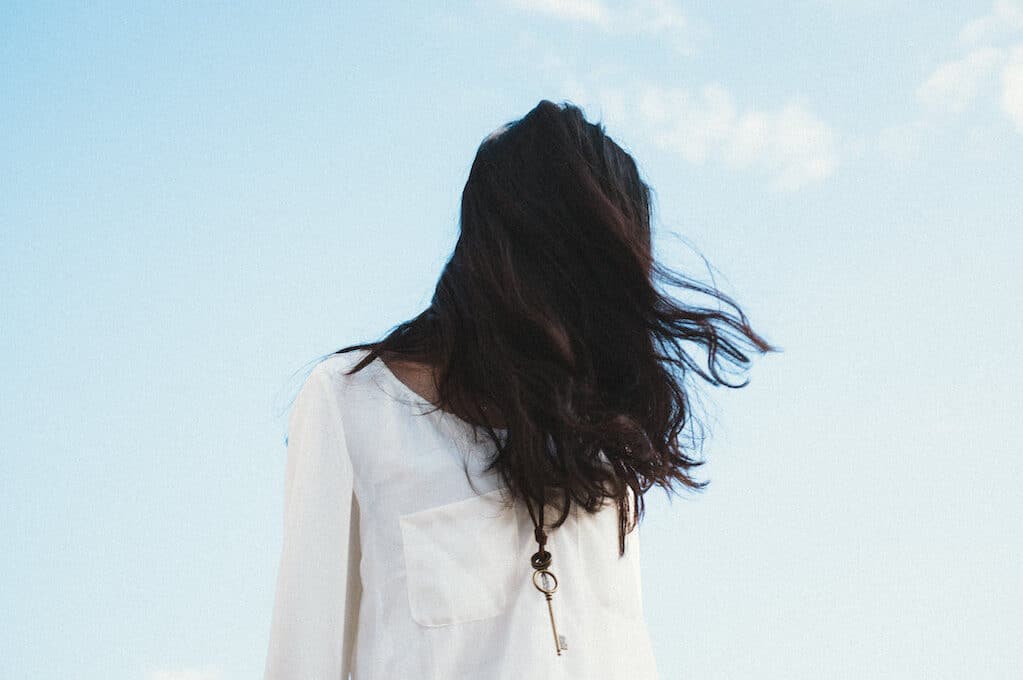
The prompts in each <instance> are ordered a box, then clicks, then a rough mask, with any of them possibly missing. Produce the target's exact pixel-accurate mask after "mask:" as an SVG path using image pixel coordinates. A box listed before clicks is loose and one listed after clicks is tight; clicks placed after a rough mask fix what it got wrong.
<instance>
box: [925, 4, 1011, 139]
mask: <svg viewBox="0 0 1023 680" xmlns="http://www.w3.org/2000/svg"><path fill="white" fill-rule="evenodd" d="M959 41H960V43H962V44H963V45H966V46H968V51H966V53H965V54H961V55H959V56H955V57H952V58H951V59H948V60H946V61H945V62H943V63H941V64H938V65H937V66H936V67H935V68H934V69H933V70H932V71H931V72H930V74H929V75H928V76H927V77H926V78H925V79H924V81H923V82H922V83H921V84H920V85H919V87H917V90H916V96H917V99H918V100H919V101H920V102H921V104H922V105H923V107H924V114H925V115H927V116H931V117H938V118H939V119H940V117H942V116H956V115H959V114H963V113H964V112H967V111H970V110H972V109H973V108H974V107H976V106H987V107H988V108H989V109H993V110H995V111H1000V112H1001V114H1004V115H1005V116H1006V117H1008V119H1009V120H1010V121H1012V122H1013V123H1014V124H1015V125H1016V127H1017V129H1019V130H1020V131H1023V125H1020V122H1021V114H1020V109H1021V108H1023V104H1021V103H1020V98H1021V95H1020V88H1021V86H1020V68H1021V67H1020V61H1021V58H1020V54H1021V53H1023V2H1020V1H1019V0H1015V1H1010V0H997V1H996V2H995V3H994V5H992V7H991V10H990V11H989V12H988V13H987V14H985V15H983V16H980V17H978V18H976V19H973V20H972V21H969V22H967V23H966V25H965V26H963V28H962V30H961V31H960V32H959ZM919 127H922V125H921V126H919Z"/></svg>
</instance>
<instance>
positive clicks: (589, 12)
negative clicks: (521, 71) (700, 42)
mask: <svg viewBox="0 0 1023 680" xmlns="http://www.w3.org/2000/svg"><path fill="white" fill-rule="evenodd" d="M508 2H509V4H510V5H512V6H513V7H517V8H519V9H524V10H528V11H531V12H535V13H537V14H544V15H547V16H552V17H555V18H558V19H562V20H565V21H575V22H579V23H584V24H590V25H593V26H597V27H599V28H601V29H603V30H604V31H605V32H608V33H621V34H626V35H636V34H642V35H653V36H657V37H658V38H659V39H661V40H664V41H665V42H667V44H668V45H669V46H670V47H672V48H674V49H675V50H677V51H679V52H681V53H683V54H692V52H693V45H692V37H693V31H692V30H691V26H690V22H689V18H688V17H687V16H686V14H685V12H683V11H682V9H681V8H680V7H679V6H678V5H677V4H676V3H675V2H673V1H672V0H634V1H633V2H630V3H627V4H626V6H624V7H622V8H620V9H619V8H615V9H611V8H609V7H608V6H607V5H605V4H604V3H603V2H600V1H599V0H508Z"/></svg>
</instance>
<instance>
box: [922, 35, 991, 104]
mask: <svg viewBox="0 0 1023 680" xmlns="http://www.w3.org/2000/svg"><path fill="white" fill-rule="evenodd" d="M1003 60H1004V50H1000V49H998V48H995V47H991V46H984V47H978V48H976V49H974V50H973V51H972V52H970V53H969V54H967V55H966V56H964V57H961V58H959V59H952V60H950V61H946V62H945V63H943V64H941V65H940V66H938V67H937V68H936V69H934V70H933V71H932V72H931V75H930V76H928V78H927V80H925V81H924V82H923V83H922V84H921V85H920V87H918V88H917V91H916V95H917V98H918V99H919V100H920V101H921V102H922V103H923V104H924V105H925V106H927V107H929V108H931V109H934V110H939V111H948V112H952V113H961V112H962V111H963V110H965V109H966V107H967V106H968V105H969V104H970V103H972V102H973V101H974V100H975V99H976V98H977V96H978V95H979V94H980V93H981V91H986V90H987V89H988V88H989V86H990V85H991V83H992V82H993V80H994V79H995V76H996V74H997V71H998V67H999V66H1000V65H1001V64H1002V62H1003Z"/></svg>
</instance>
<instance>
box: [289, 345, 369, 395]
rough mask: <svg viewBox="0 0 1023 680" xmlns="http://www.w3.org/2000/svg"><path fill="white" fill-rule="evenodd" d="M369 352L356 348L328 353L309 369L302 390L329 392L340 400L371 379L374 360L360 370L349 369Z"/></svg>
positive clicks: (323, 393)
mask: <svg viewBox="0 0 1023 680" xmlns="http://www.w3.org/2000/svg"><path fill="white" fill-rule="evenodd" d="M367 354H369V350H363V349H357V350H351V351H349V352H341V353H334V354H329V355H327V356H326V357H323V358H322V359H320V360H319V361H318V362H317V363H316V364H315V365H314V366H313V367H312V369H311V370H310V371H309V373H308V374H307V376H306V378H305V382H304V384H303V385H302V388H301V391H302V392H309V393H316V394H320V395H326V394H329V395H330V396H331V397H333V398H334V399H336V400H337V402H338V403H340V402H342V401H343V399H344V397H346V396H347V395H348V394H349V393H350V392H352V391H354V390H357V389H358V388H359V386H360V385H361V384H362V383H365V382H367V381H368V380H371V379H372V374H373V373H374V370H375V366H374V365H373V364H374V362H370V364H368V365H366V366H365V367H363V368H362V369H361V370H359V371H357V372H355V373H351V370H352V369H353V368H355V366H356V365H357V364H358V363H359V362H361V361H362V359H363V358H364V357H365V356H366V355H367Z"/></svg>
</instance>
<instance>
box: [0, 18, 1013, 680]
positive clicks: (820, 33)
mask: <svg viewBox="0 0 1023 680" xmlns="http://www.w3.org/2000/svg"><path fill="white" fill-rule="evenodd" d="M0 91H2V97H0V149H2V157H3V163H2V164H0V289H2V290H3V295H2V296H0V322H2V326H0V342H2V345H0V348H2V350H3V351H2V355H0V356H2V357H3V358H2V361H3V362H4V363H3V373H4V376H5V380H3V381H2V382H0V404H2V419H0V441H2V442H3V444H2V451H3V453H2V456H0V511H2V517H3V521H2V522H0V542H2V544H3V546H4V549H3V550H2V551H0V573H2V574H3V588H2V589H0V611H3V612H4V621H5V624H4V627H3V628H4V630H3V633H0V677H2V678H34V679H41V680H42V679H50V678H60V679H65V678H87V679H91V678H96V679H105V680H120V679H125V680H128V679H140V680H242V679H248V678H255V677H259V675H260V673H261V671H262V664H263V659H264V654H265V645H266V638H267V633H268V627H269V618H270V611H271V606H272V598H273V587H274V578H275V576H276V568H277V558H278V550H279V542H280V509H281V490H282V483H283V465H284V455H285V450H284V443H283V438H284V428H285V424H286V413H287V408H288V405H289V403H290V400H291V398H292V397H293V396H294V393H295V390H297V387H298V384H299V383H300V381H301V379H302V376H303V375H304V371H305V370H306V369H307V368H308V366H309V362H311V361H312V360H314V359H315V358H316V357H318V356H319V355H321V354H324V353H327V352H330V351H333V350H334V349H336V348H339V347H342V346H345V345H348V344H351V343H354V342H360V341H365V340H371V339H375V338H377V337H380V336H381V335H382V334H383V333H384V332H386V331H387V330H388V329H389V328H391V327H392V326H393V325H395V324H397V323H399V322H400V321H403V320H405V319H407V318H409V317H411V316H412V315H414V314H415V313H417V312H418V311H419V310H420V309H421V308H422V307H423V306H424V305H425V304H427V303H428V301H429V297H430V295H431V293H432V286H433V284H434V282H435V281H436V277H437V275H438V274H439V272H440V268H441V266H442V264H443V262H444V260H445V259H446V257H447V255H448V254H449V252H450V249H451V247H452V246H453V244H454V240H455V237H456V235H457V219H458V199H459V195H460V192H461V189H462V186H463V184H464V182H465V178H466V176H467V173H468V169H469V164H470V162H471V160H472V157H473V154H474V153H475V150H476V147H477V145H478V144H479V142H480V141H481V140H482V139H483V138H484V137H485V136H486V135H487V134H489V133H490V132H491V131H492V130H493V129H495V128H496V127H498V126H499V125H501V124H502V123H504V122H507V121H509V120H512V119H514V118H517V117H519V116H521V115H522V114H524V113H525V112H526V111H528V110H529V109H530V108H532V107H533V106H534V105H535V104H536V103H537V102H538V101H539V100H540V99H543V98H547V99H552V100H555V101H558V100H562V99H568V100H570V101H572V102H574V103H576V104H578V105H580V106H582V107H583V108H584V110H585V111H586V112H587V114H588V116H589V117H590V118H591V120H597V119H600V120H602V121H603V122H604V124H605V126H606V128H607V131H608V133H609V134H610V135H611V136H612V137H614V138H615V139H616V140H617V141H618V142H619V143H620V144H622V146H624V147H625V148H626V149H627V150H629V151H630V152H631V153H633V154H634V156H635V157H636V159H637V161H638V163H639V165H640V169H641V172H642V173H643V174H644V177H645V178H646V179H647V181H648V182H649V183H650V184H651V185H652V186H653V187H654V190H655V192H656V195H655V200H656V203H655V209H656V214H655V228H656V230H657V236H656V238H657V247H658V251H659V253H660V254H661V255H662V257H663V258H664V259H665V260H666V261H668V262H669V263H670V264H672V265H673V266H678V267H682V268H686V269H687V270H688V271H690V272H691V273H692V274H694V275H696V276H697V277H698V278H701V279H703V280H705V281H707V280H710V277H711V275H713V280H714V281H715V282H716V283H717V285H719V286H720V287H721V288H722V289H723V290H724V291H725V292H727V293H728V294H730V295H732V296H734V297H735V298H736V299H737V300H738V301H739V302H740V304H741V305H742V306H743V309H744V310H745V311H746V312H747V313H748V315H749V316H750V319H751V321H752V323H753V325H754V327H755V328H756V329H757V330H759V331H760V332H762V333H763V334H764V335H765V336H766V337H767V338H768V339H769V340H770V341H772V342H774V343H776V344H778V345H780V346H782V347H783V348H784V349H785V351H784V352H783V353H782V354H773V355H769V356H767V357H763V359H762V360H761V359H759V358H758V359H757V361H756V362H755V365H754V367H753V369H752V372H751V377H752V380H751V383H750V384H749V386H747V387H746V388H745V389H743V390H735V391H730V390H726V389H724V388H721V389H719V390H716V391H711V390H708V391H707V393H706V396H705V398H704V402H705V405H706V416H705V417H706V423H707V430H708V434H709V438H708V440H707V442H706V443H705V446H704V454H705V456H706V457H707V459H708V461H709V462H708V464H707V465H706V466H705V467H704V468H703V469H704V471H705V476H706V477H708V478H710V479H711V485H710V487H709V488H708V490H707V491H705V492H704V493H703V494H701V495H698V496H688V497H673V498H672V499H671V500H669V499H668V498H667V497H666V496H665V495H664V493H663V492H661V491H658V490H655V491H654V492H652V493H651V495H650V496H648V499H647V516H646V518H645V520H644V523H643V525H642V526H641V529H640V530H641V532H642V546H643V556H642V563H643V587H644V598H645V607H646V616H647V620H648V622H649V625H650V630H651V635H652V636H653V640H654V644H655V651H656V653H657V658H658V664H659V666H660V669H661V673H662V677H663V678H664V679H665V680H681V679H696V678H699V679H700V680H712V679H715V678H722V679H724V678H727V679H730V680H731V679H734V678H745V677H754V676H755V677H761V678H785V679H786V680H795V679H811V678H814V679H816V678H829V679H850V680H852V679H856V680H860V679H862V678H872V679H873V678H899V679H900V680H905V679H914V680H915V679H918V678H919V679H924V678H927V679H928V680H934V679H938V678H962V677H978V678H984V679H985V680H996V679H1002V678H1009V677H1010V676H1011V674H1012V673H1015V672H1018V668H1019V667H1020V666H1021V665H1023V652H1021V651H1020V650H1021V647H1020V645H1019V631H1020V629H1021V627H1023V520H1021V517H1023V501H1021V494H1020V491H1019V489H1020V486H1021V484H1023V458H1021V456H1020V444H1019V442H1020V441H1021V438H1023V437H1021V435H1023V428H1021V426H1020V418H1019V415H1018V414H1019V411H1020V406H1021V404H1020V397H1019V385H1020V383H1021V380H1023V371H1021V362H1020V361H1019V359H1018V355H1017V353H1016V352H1014V351H1012V350H1013V349H1014V348H1013V342H1014V341H1016V340H1017V339H1018V336H1019V332H1020V331H1021V330H1023V313H1021V309H1020V308H1021V305H1020V290H1021V286H1020V278H1021V277H1020V274H1019V262H1020V257H1021V255H1023V248H1021V245H1023V238H1021V236H1020V229H1021V228H1023V192H1021V191H1020V190H1019V187H1020V183H1021V182H1020V180H1021V177H1023V153H1021V152H1023V4H1021V3H1020V2H1019V1H1018V0H1017V1H1015V2H1013V1H1008V0H999V1H997V2H993V3H990V2H943V3H929V2H877V1H874V0H862V1H858V2H848V1H845V0H838V1H836V2H831V3H824V2H814V1H810V0H805V1H802V2H791V3H768V2H747V3H742V4H741V6H736V4H735V3H712V2H689V3H684V4H682V3H672V2H668V1H667V0H661V1H655V0H643V1H639V2H631V3H610V2H601V1H600V0H559V1H554V0H551V1H549V2H539V1H526V0H517V1H494V2H487V3H470V2H444V3H439V2H437V3H425V2H423V3H414V4H413V3H386V2H383V3H377V2H345V3H323V4H318V3H253V4H251V5H248V6H242V5H241V4H237V5H234V4H231V3H218V4H213V3H209V4H207V3H189V4H187V5H184V4H182V5H179V6H171V5H170V4H167V3H130V4H120V5H119V4H115V3H102V4H97V6H94V7H86V6H84V5H82V4H79V3H4V4H3V6H2V7H0ZM697 253H699V254H701V255H703V256H705V257H706V258H707V259H708V260H709V262H710V263H711V264H712V265H713V267H714V269H713V271H708V270H707V269H706V267H705V265H704V263H703V261H702V260H701V259H700V257H699V256H698V255H697Z"/></svg>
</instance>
